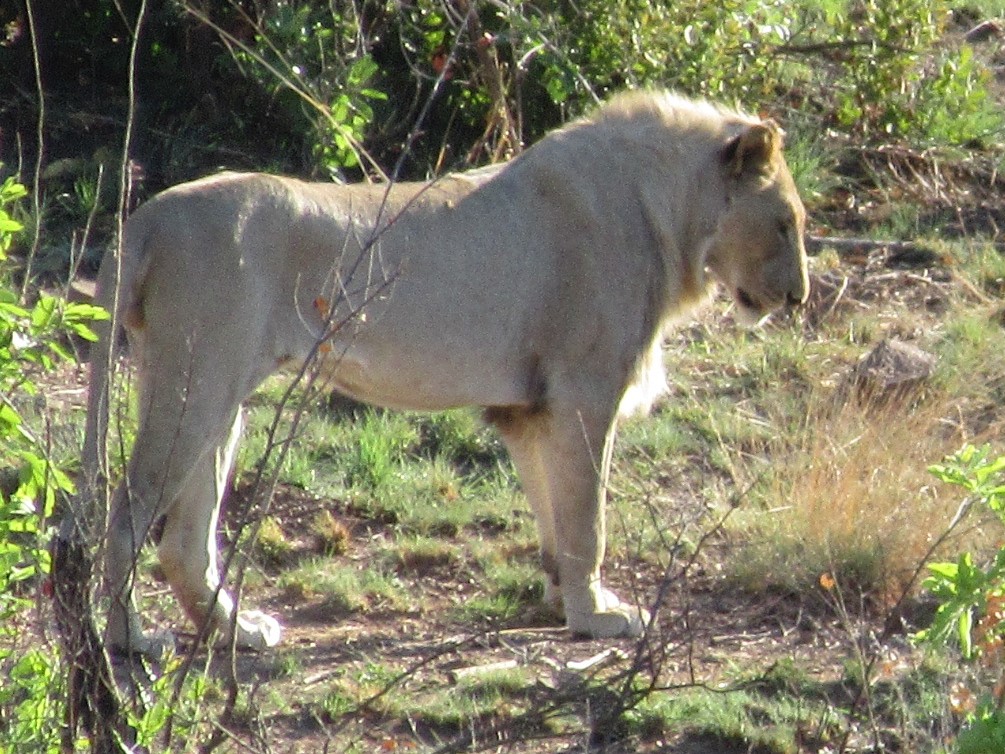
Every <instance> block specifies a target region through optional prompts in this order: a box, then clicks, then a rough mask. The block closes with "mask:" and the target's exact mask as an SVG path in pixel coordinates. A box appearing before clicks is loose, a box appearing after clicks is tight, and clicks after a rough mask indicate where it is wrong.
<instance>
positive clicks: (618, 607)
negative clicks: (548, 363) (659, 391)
mask: <svg viewBox="0 0 1005 754" xmlns="http://www.w3.org/2000/svg"><path fill="white" fill-rule="evenodd" d="M613 440H614V426H613V423H612V422H602V421H600V420H598V419H596V418H592V419H591V417H588V416H586V415H585V414H584V413H582V412H577V414H576V416H575V420H573V421H568V420H567V421H564V422H560V421H559V417H557V416H556V417H554V419H553V422H552V431H551V438H550V442H548V443H547V445H546V446H545V447H546V448H547V449H548V452H549V453H550V455H551V463H550V464H549V465H548V469H549V475H548V481H549V489H550V492H551V506H552V515H553V517H554V528H555V532H556V545H557V551H556V558H557V561H558V573H559V586H560V588H561V592H562V601H563V604H564V605H565V619H566V623H567V624H568V626H569V630H570V631H571V632H572V633H574V634H578V635H583V636H591V637H593V638H607V637H616V636H638V635H639V634H641V633H642V631H643V630H644V628H645V626H646V624H647V623H648V622H649V617H650V616H649V612H648V611H647V610H645V609H644V608H642V607H639V606H638V605H635V604H633V603H630V602H625V601H623V600H621V599H620V598H619V597H618V596H617V595H616V594H615V593H614V592H612V591H611V590H609V589H607V588H605V587H604V585H603V583H602V581H601V576H600V567H601V564H602V563H603V559H604V551H605V546H606V541H605V539H606V524H605V503H606V497H607V491H606V488H607V476H608V472H609V468H610V453H611V449H612V446H613Z"/></svg>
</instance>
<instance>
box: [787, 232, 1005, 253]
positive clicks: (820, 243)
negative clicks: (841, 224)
mask: <svg viewBox="0 0 1005 754" xmlns="http://www.w3.org/2000/svg"><path fill="white" fill-rule="evenodd" d="M805 242H806V251H807V252H809V253H810V254H819V253H820V252H821V251H823V250H824V249H834V251H836V252H837V253H838V254H853V253H855V252H857V251H876V250H877V249H886V250H887V251H889V252H891V253H892V254H914V253H917V254H926V255H927V254H931V255H936V256H937V255H938V252H937V251H936V250H935V249H933V248H932V247H931V245H930V244H928V243H926V242H925V241H899V240H894V239H876V238H842V237H839V236H806V241H805ZM974 243H980V244H987V245H990V246H993V247H994V248H995V249H997V250H998V251H1001V252H1005V243H1002V242H1000V241H984V240H981V241H974Z"/></svg>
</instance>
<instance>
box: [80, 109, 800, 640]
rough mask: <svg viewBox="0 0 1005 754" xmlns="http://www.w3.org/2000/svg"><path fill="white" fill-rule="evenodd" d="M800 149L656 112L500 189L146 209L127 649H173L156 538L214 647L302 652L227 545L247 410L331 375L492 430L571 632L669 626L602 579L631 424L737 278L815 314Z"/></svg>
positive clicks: (95, 364)
mask: <svg viewBox="0 0 1005 754" xmlns="http://www.w3.org/2000/svg"><path fill="white" fill-rule="evenodd" d="M782 140H783V134H782V132H781V130H780V128H779V127H778V126H777V125H776V124H775V122H774V121H772V120H761V119H759V118H756V117H752V116H748V115H744V114H741V113H738V112H734V111H731V110H728V109H725V108H722V107H719V106H716V105H713V104H710V103H707V102H704V101H693V100H689V99H685V98H683V97H680V96H677V95H675V94H672V93H668V92H635V93H627V94H622V95H619V96H616V97H614V98H613V99H612V100H610V101H609V102H608V103H606V104H605V105H602V106H600V107H598V108H597V109H596V111H595V112H594V113H593V114H591V115H589V116H587V117H585V118H582V119H580V120H577V121H574V122H572V123H570V124H568V125H566V126H564V127H562V128H560V129H558V130H556V131H554V132H552V133H550V134H549V135H547V136H546V137H545V138H543V139H542V140H541V141H539V142H538V143H537V144H535V145H534V146H532V147H530V148H529V149H527V150H526V151H525V152H524V153H522V154H521V155H520V156H518V157H516V158H515V159H513V160H512V161H511V162H509V163H507V164H505V165H503V166H501V167H498V168H494V169H489V170H484V169H483V170H476V171H470V172H466V173H465V172H461V173H457V174H454V175H448V176H446V177H443V178H439V179H436V180H432V181H427V182H401V183H394V184H389V185H370V184H364V185H335V184H320V183H309V182H302V181H300V180H295V179H293V178H287V177H278V176H273V175H265V174H259V173H252V174H220V175H215V176H212V177H208V178H205V179H202V180H197V181H194V182H191V183H186V184H182V185H180V186H176V187H174V188H171V189H168V190H166V191H164V192H163V193H161V194H159V195H158V196H156V197H154V198H153V199H152V200H150V201H149V202H147V203H146V204H144V205H143V206H141V207H140V208H139V209H138V210H137V211H136V212H135V213H133V215H132V216H131V217H130V218H129V220H128V221H127V223H126V226H125V230H124V234H123V242H122V246H121V252H120V253H119V254H108V255H106V259H105V260H104V262H103V264H102V268H101V271H100V275H99V284H98V289H99V297H100V298H99V300H100V301H101V302H102V303H103V304H104V305H105V306H107V307H108V308H109V309H110V310H113V311H114V316H113V322H117V323H120V324H121V325H122V326H124V328H125V330H126V334H127V336H128V339H129V342H130V346H131V354H132V359H133V363H134V364H135V367H136V372H137V375H138V379H137V381H138V396H139V398H138V407H139V419H138V429H137V432H136V437H135V441H134V444H133V447H132V451H131V455H130V457H129V459H128V463H127V466H126V469H125V473H124V478H123V479H122V481H121V482H120V483H119V484H118V486H117V488H116V489H115V490H114V492H113V494H112V496H111V500H110V502H109V506H108V507H109V510H108V521H107V550H106V552H105V563H106V565H105V579H104V582H105V588H106V589H107V590H108V592H109V594H110V607H109V614H108V619H107V626H106V641H107V642H108V644H109V646H110V647H112V648H114V649H116V650H123V651H129V652H132V651H140V652H143V651H148V650H151V646H150V645H151V642H152V641H153V639H152V638H151V636H152V635H150V636H148V635H146V634H144V632H143V626H142V625H141V620H140V617H139V615H138V613H137V610H136V608H135V605H134V595H133V581H134V577H135V568H136V561H137V555H138V552H139V550H140V548H141V546H142V545H143V543H144V542H145V541H146V540H147V539H148V538H151V533H152V532H153V531H155V530H157V529H159V530H160V535H159V540H158V541H157V548H158V556H159V560H160V564H161V567H162V570H163V572H164V574H165V575H166V577H167V580H168V581H169V583H170V585H171V587H172V590H173V592H174V594H175V595H176V598H177V599H178V601H179V602H180V603H181V605H182V606H183V608H184V610H185V612H186V613H187V614H188V616H189V618H190V619H191V620H192V621H193V622H194V623H195V624H196V625H197V626H201V627H203V630H204V633H203V634H202V635H203V636H208V635H210V634H212V635H213V636H214V637H216V639H217V640H218V641H221V642H228V641H232V640H233V641H236V643H237V644H238V645H239V646H241V647H249V648H255V649H262V648H265V647H271V646H273V645H275V644H276V643H277V642H278V641H279V640H280V632H281V627H280V622H279V621H278V620H277V619H276V618H275V617H273V616H270V615H265V614H263V613H261V612H257V611H254V610H248V611H240V612H236V611H235V606H234V600H233V598H232V597H231V595H230V593H228V592H227V591H226V589H225V588H224V587H223V586H222V584H221V575H220V571H219V563H218V546H217V541H216V537H217V532H216V529H217V520H218V517H219V514H220V504H221V500H222V499H223V496H224V492H225V490H226V488H227V485H228V478H229V474H230V469H231V465H232V462H233V459H234V453H235V449H236V447H237V444H238V440H239V437H240V433H241V427H242V421H241V404H242V401H244V400H245V399H246V398H247V397H248V396H249V395H250V394H251V393H252V391H254V390H255V388H256V387H257V386H258V385H259V384H260V383H261V382H262V381H263V380H264V379H265V378H266V377H268V376H269V375H271V374H273V373H274V372H277V371H278V370H282V369H284V368H285V369H289V368H294V369H296V368H298V367H300V366H301V365H303V364H304V363H305V361H306V360H310V359H314V360H315V363H316V365H317V368H318V369H320V370H322V371H323V373H324V375H325V377H326V378H328V379H330V380H331V382H332V384H333V385H334V386H335V389H336V390H337V391H338V392H340V393H343V394H345V395H347V396H349V397H352V398H354V399H356V400H359V401H364V402H366V403H370V404H374V405H377V406H383V407H389V408H398V409H418V410H428V411H436V410H441V409H448V408H453V407H461V406H470V407H476V408H479V409H481V410H483V412H484V416H485V418H486V420H487V421H488V422H490V423H491V424H493V425H494V426H495V427H496V428H497V429H498V431H499V433H500V434H501V437H502V440H503V442H504V445H505V447H506V449H507V451H508V454H509V456H510V458H511V459H512V462H513V465H514V467H515V470H516V472H517V475H518V478H519V480H520V482H521V485H522V488H523V491H524V492H525V494H526V497H527V499H528V501H529V503H530V506H531V508H532V510H533V512H534V514H535V518H536V522H537V526H538V532H539V541H540V558H541V564H542V567H543V571H544V574H545V591H544V599H545V601H546V602H547V603H548V604H550V605H554V606H555V607H556V608H557V609H558V610H559V611H560V612H561V614H563V615H564V620H565V622H566V625H567V627H568V630H569V631H570V632H571V633H572V634H573V635H583V636H590V637H620V636H636V635H639V634H640V633H641V632H642V631H643V630H644V629H645V627H646V626H647V624H648V622H649V620H650V614H649V612H648V611H647V610H646V609H645V608H644V607H641V606H639V605H636V604H633V603H629V602H626V601H623V600H622V599H621V598H620V597H618V596H617V595H616V594H615V593H614V592H612V591H611V590H609V589H607V588H606V587H605V586H604V582H603V580H602V577H601V566H602V561H603V559H604V549H605V521H604V507H605V489H606V484H607V478H608V473H609V467H610V459H611V448H612V443H613V440H614V435H615V429H616V426H617V423H618V418H619V417H620V416H623V415H625V414H627V413H629V412H630V411H637V410H641V411H644V410H645V409H647V407H648V406H650V405H651V404H652V403H653V401H654V400H655V399H656V397H657V396H658V394H659V392H660V391H661V389H663V388H664V387H665V377H664V371H663V357H662V342H663V338H664V333H665V332H666V331H667V328H668V327H669V326H670V325H671V324H672V323H673V322H674V321H676V320H679V319H680V318H682V317H684V316H685V315H686V314H688V313H689V312H691V311H693V310H694V309H695V308H696V307H697V306H698V305H699V304H701V302H703V301H705V300H706V299H708V298H709V295H710V292H711V291H712V290H713V289H714V287H715V285H716V283H719V284H721V285H722V286H724V287H725V289H726V290H727V291H728V293H729V295H730V296H731V297H732V300H733V302H734V304H735V312H736V316H737V319H738V320H740V321H742V322H745V323H749V324H754V323H757V322H759V321H760V320H762V319H763V318H765V317H766V316H768V315H769V314H770V313H771V312H772V311H774V310H776V309H778V308H780V307H782V306H785V305H798V304H800V303H801V302H803V301H805V299H806V296H807V292H808V285H809V284H808V278H807V269H806V254H805V249H804V245H803V233H804V224H805V212H804V208H803V205H802V203H801V201H800V199H799V196H798V193H797V190H796V187H795V184H794V183H793V179H792V176H791V174H790V172H789V170H788V167H787V165H786V162H785V160H784V157H783V154H782ZM114 335H115V331H114V330H113V329H112V325H106V326H105V329H104V331H103V332H102V333H101V334H100V344H101V345H100V346H99V352H98V353H97V355H96V356H95V358H94V359H93V360H92V368H91V388H90V397H89V411H88V423H87V428H86V431H85V432H86V440H85V447H84V453H83V461H82V465H83V468H84V478H85V480H86V481H87V487H88V489H89V490H90V493H89V494H96V493H95V491H96V490H98V489H101V488H103V482H104V479H105V476H104V475H103V473H102V468H103V463H102V459H103V458H104V457H105V452H106V448H105V445H104V439H103V437H104V433H105V430H106V429H107V426H108V403H109V377H108V372H109V371H110V370H109V369H108V366H109V365H110V364H112V362H113V357H114V351H113V350H112V348H113V344H114V342H115V340H116V338H115V337H114ZM151 651H152V650H151Z"/></svg>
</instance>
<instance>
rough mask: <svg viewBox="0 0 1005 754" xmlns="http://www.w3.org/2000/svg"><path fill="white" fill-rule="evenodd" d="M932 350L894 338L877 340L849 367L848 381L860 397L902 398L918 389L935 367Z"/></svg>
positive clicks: (878, 400) (866, 398) (875, 400)
mask: <svg viewBox="0 0 1005 754" xmlns="http://www.w3.org/2000/svg"><path fill="white" fill-rule="evenodd" d="M936 361H937V358H936V357H935V355H934V354H931V353H928V352H927V351H924V350H922V349H921V348H918V347H917V346H914V345H911V344H910V343H905V342H904V341H901V340H896V339H895V338H888V339H886V340H883V341H880V343H879V344H877V345H876V347H875V348H873V349H872V351H870V352H869V354H868V355H867V356H865V357H864V358H863V359H862V360H861V361H859V363H858V364H856V365H855V368H854V369H853V370H852V372H851V375H850V378H851V379H850V382H851V385H852V386H853V388H854V392H855V394H856V395H857V396H858V397H859V398H860V399H865V400H868V401H872V402H887V401H890V400H902V399H904V398H906V397H908V396H911V395H914V394H916V393H918V392H919V391H920V390H921V388H922V387H923V386H924V384H925V383H926V382H927V381H928V379H929V378H930V377H931V376H932V372H933V371H934V370H935V364H936Z"/></svg>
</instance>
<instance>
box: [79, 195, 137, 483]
mask: <svg viewBox="0 0 1005 754" xmlns="http://www.w3.org/2000/svg"><path fill="white" fill-rule="evenodd" d="M148 217H150V215H149V214H148V213H146V212H144V211H143V209H142V208H141V209H140V210H138V211H137V212H136V213H135V214H134V215H133V216H132V217H130V219H129V221H128V222H127V223H126V227H125V230H124V232H123V242H122V245H121V247H120V249H119V253H118V254H116V253H115V252H114V250H111V249H110V250H109V251H108V252H107V253H106V254H105V257H104V259H103V260H102V263H101V269H100V271H99V272H98V283H97V292H96V296H95V300H96V301H97V303H99V304H101V305H102V306H103V307H105V309H106V310H107V311H108V312H109V314H111V319H109V320H104V321H102V322H99V323H97V326H96V327H95V332H96V334H97V336H98V341H97V343H95V344H94V345H93V347H92V348H91V354H90V365H89V387H88V392H87V422H86V424H85V428H84V445H83V449H82V452H81V464H80V465H81V488H82V489H81V490H80V492H81V494H82V495H84V496H85V499H89V500H101V499H103V496H104V488H105V483H106V480H107V469H106V468H105V466H106V458H107V455H106V450H107V445H106V436H107V434H108V423H109V410H110V405H111V403H110V396H111V376H112V374H113V373H114V368H115V361H116V357H117V355H118V352H119V350H120V346H121V345H122V343H123V337H122V335H123V328H128V329H130V330H138V329H142V328H143V327H144V325H145V322H144V317H143V300H142V290H143V281H144V279H145V277H146V273H147V269H148V267H149V262H150V254H149V248H150V246H151V244H150V243H149V240H150V236H151V235H152V227H151V224H150V222H148V220H147V218H148Z"/></svg>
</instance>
